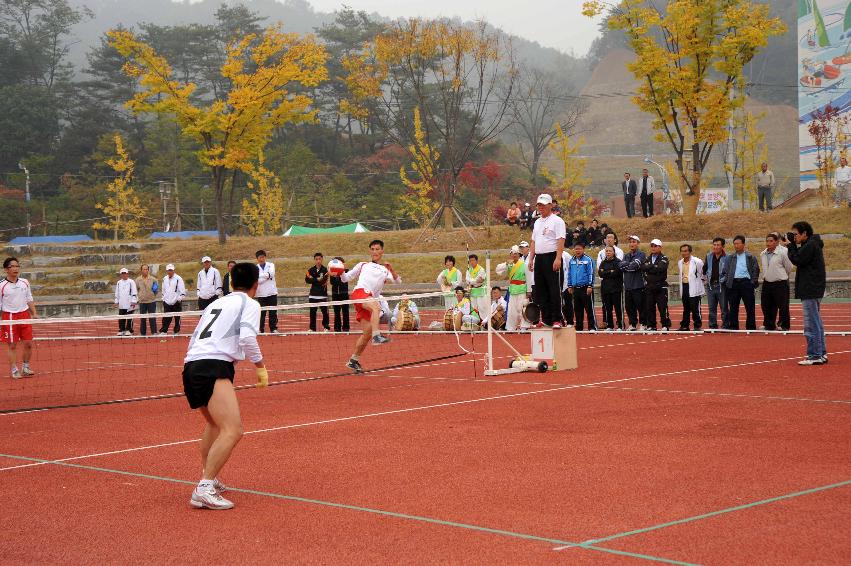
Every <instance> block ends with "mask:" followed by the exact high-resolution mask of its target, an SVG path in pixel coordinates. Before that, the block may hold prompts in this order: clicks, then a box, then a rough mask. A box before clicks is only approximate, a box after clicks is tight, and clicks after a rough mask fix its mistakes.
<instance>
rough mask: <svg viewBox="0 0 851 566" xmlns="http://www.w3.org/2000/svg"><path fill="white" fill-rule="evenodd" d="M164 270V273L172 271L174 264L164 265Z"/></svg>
mask: <svg viewBox="0 0 851 566" xmlns="http://www.w3.org/2000/svg"><path fill="white" fill-rule="evenodd" d="M165 270H166V271H174V264H173V263H170V264H168V265H166V266H165Z"/></svg>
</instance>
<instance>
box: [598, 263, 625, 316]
mask: <svg viewBox="0 0 851 566" xmlns="http://www.w3.org/2000/svg"><path fill="white" fill-rule="evenodd" d="M605 254H606V255H605V259H604V260H603V261H602V262H600V267H599V268H598V269H597V274H598V275H599V276H600V297H601V298H602V301H603V324H604V326H605V327H606V330H614V329H615V328H617V329H618V330H623V306H622V303H623V301H622V299H621V297H622V296H623V272H622V271H621V266H620V264H621V260H619V259H618V258H617V256H616V255H615V248H613V247H612V246H606V249H605ZM612 308H614V310H615V315H616V316H617V320H618V325H617V326H615V319H614V317H613V316H612Z"/></svg>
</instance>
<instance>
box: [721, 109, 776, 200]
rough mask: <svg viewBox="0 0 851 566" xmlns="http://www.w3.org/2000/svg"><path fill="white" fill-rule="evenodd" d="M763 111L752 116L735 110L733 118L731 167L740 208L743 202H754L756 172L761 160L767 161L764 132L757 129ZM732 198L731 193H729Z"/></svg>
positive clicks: (749, 113)
mask: <svg viewBox="0 0 851 566" xmlns="http://www.w3.org/2000/svg"><path fill="white" fill-rule="evenodd" d="M764 116H765V114H764V113H762V114H758V115H756V116H754V115H753V114H752V113H751V112H747V111H744V110H742V111H740V112H737V114H736V116H735V117H734V119H733V125H734V127H735V129H736V137H735V140H736V146H735V149H736V151H735V156H736V159H735V163H734V164H733V166H732V168H731V172H732V174H733V179H735V183H736V185H738V186H739V194H740V195H741V202H742V209H744V208H745V202H747V203H748V204H749V205H750V206H753V205H754V203H756V196H757V195H756V183H755V181H754V179H755V177H756V174H757V173H758V172H759V170H760V166H761V164H762V163H763V162H767V161H768V145H767V144H766V143H765V133H764V132H762V131H761V130H760V129H759V121H760V120H762V118H763V117H764ZM730 198H733V195H730Z"/></svg>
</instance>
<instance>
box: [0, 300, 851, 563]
mask: <svg viewBox="0 0 851 566" xmlns="http://www.w3.org/2000/svg"><path fill="white" fill-rule="evenodd" d="M841 314H844V313H841V312H840V310H839V309H837V315H841ZM846 328H847V325H846ZM353 340H354V337H353V336H345V335H343V336H319V337H317V336H287V337H264V338H263V340H262V341H261V347H262V348H263V349H264V350H265V351H266V357H267V362H268V364H269V366H270V368H271V369H272V380H273V381H286V380H293V379H299V377H300V376H301V377H322V379H314V380H312V381H301V382H291V383H287V384H281V385H277V386H273V387H270V388H268V389H264V390H257V389H245V390H243V391H240V393H239V394H238V396H239V401H240V405H241V410H242V415H243V420H244V427H245V431H246V434H245V436H244V437H243V440H242V442H241V443H240V444H239V445H238V446H237V448H236V451H235V452H234V455H233V457H232V459H231V461H230V462H229V463H228V465H227V466H226V468H225V470H224V473H223V476H222V479H223V480H224V481H225V483H227V484H228V485H229V486H230V487H232V488H233V490H232V491H231V492H230V493H229V494H228V497H229V498H230V499H232V500H233V501H234V502H235V504H236V507H235V508H234V509H233V510H230V511H221V512H212V511H200V510H195V509H192V508H190V506H189V504H188V499H189V496H190V493H191V490H192V487H193V485H194V484H195V483H196V482H197V480H198V476H199V469H198V468H199V463H198V462H199V459H198V455H197V441H196V439H197V438H198V436H199V434H200V432H201V429H202V424H201V418H200V415H197V414H194V413H193V412H191V411H190V410H189V409H188V406H187V404H186V401H185V399H183V398H182V397H175V398H167V399H160V400H148V401H139V402H131V403H125V404H115V405H99V406H88V407H76V408H67V409H52V410H45V411H37V412H26V413H9V414H4V415H0V485H2V486H3V488H4V489H3V493H4V499H5V502H4V506H3V511H2V512H1V513H0V529H2V532H3V533H4V536H3V537H2V538H0V553H2V554H0V555H2V556H3V562H4V564H32V563H74V564H87V563H92V564H94V563H97V564H103V563H138V562H148V563H176V562H180V563H190V564H201V563H210V562H214V563H226V562H238V563H243V564H245V563H251V564H257V563H262V564H268V563H298V564H331V563H334V564H338V563H346V564H374V563H392V564H399V563H403V564H423V563H443V564H446V563H451V564H495V563H496V564H505V563H522V564H537V563H541V564H544V563H546V564H548V563H565V564H627V563H635V564H641V563H649V562H661V563H674V564H755V563H763V564H768V563H770V564H814V563H819V564H847V563H851V531H849V529H848V525H849V524H851V443H849V431H851V379H849V376H851V371H849V368H851V337H846V336H829V337H828V341H827V345H828V350H829V352H830V362H829V364H828V365H825V366H819V367H800V366H798V365H797V364H796V362H797V361H798V360H799V359H800V358H801V357H802V354H803V351H804V339H803V337H802V336H800V335H771V334H764V333H758V334H752V335H730V334H726V335H717V334H713V335H710V334H700V335H698V334H678V333H664V334H661V333H660V334H635V333H614V334H611V333H597V334H583V335H580V336H579V337H578V342H579V363H580V369H578V370H574V371H563V372H551V373H546V374H539V373H523V374H512V375H504V376H499V377H483V373H482V370H483V355H482V353H483V352H484V351H485V338H484V337H483V336H476V337H475V338H470V337H469V336H464V337H462V338H461V342H460V344H461V346H463V347H464V348H466V349H468V350H475V352H477V353H471V354H463V352H462V354H463V355H461V356H457V357H445V356H448V355H453V354H457V353H458V352H459V351H460V350H459V345H458V342H456V338H455V337H454V335H451V334H433V335H411V336H398V335H397V336H394V341H393V343H391V344H390V345H389V346H387V347H386V349H385V347H381V348H376V347H370V349H368V350H367V352H368V354H367V356H365V357H364V365H365V366H366V367H367V368H376V367H382V366H390V365H393V364H394V358H395V359H402V358H404V359H405V360H409V359H422V358H428V357H431V358H438V357H441V358H442V359H434V360H433V361H430V362H425V363H422V364H418V365H414V366H406V367H401V368H393V369H388V370H385V371H377V372H373V373H368V374H366V375H363V376H350V375H336V374H335V373H334V372H336V371H337V367H338V364H339V362H340V359H345V355H346V353H347V352H348V349H349V348H350V347H351V343H352V342H353ZM511 340H512V342H513V343H514V344H515V345H517V346H518V347H521V348H522V347H523V346H524V345H526V346H527V347H528V341H529V337H528V336H513V337H511ZM68 342H69V344H71V345H65V346H61V347H59V350H58V351H59V354H58V355H57V356H56V357H55V358H53V359H54V360H55V359H59V358H64V359H65V360H67V365H68V366H69V368H70V367H71V366H74V367H76V366H78V365H79V362H80V361H81V357H82V355H81V353H82V352H85V351H89V352H91V351H92V348H96V349H98V350H99V351H101V352H104V353H112V354H114V355H113V359H114V362H113V365H112V366H108V367H106V366H104V364H103V363H101V364H100V365H99V366H98V367H97V368H95V369H93V370H90V371H70V369H69V368H62V367H61V366H59V365H57V366H55V367H54V366H53V365H51V366H50V367H49V368H47V371H45V373H46V374H47V375H42V374H41V373H40V374H39V375H38V376H36V377H35V378H33V379H27V380H19V381H18V382H16V383H15V385H16V386H19V387H21V388H24V387H26V388H31V389H32V390H31V391H30V392H29V393H26V392H25V390H23V389H22V390H13V389H11V388H10V387H9V386H8V385H6V384H4V385H3V388H2V389H0V399H2V400H3V401H4V403H3V404H4V406H5V407H8V406H9V405H10V404H11V405H15V403H20V405H17V406H19V407H26V406H27V405H26V402H32V401H34V400H38V401H41V400H44V399H45V396H46V395H47V396H48V397H47V398H49V399H53V400H54V401H55V400H61V399H67V398H73V397H74V396H75V395H76V396H77V397H80V398H81V400H82V401H86V400H88V401H94V400H95V399H96V398H98V397H99V396H100V395H106V394H113V393H117V392H119V391H122V390H125V389H126V390H128V391H130V392H131V394H135V393H137V392H149V391H153V390H154V389H158V390H164V389H167V390H174V391H179V390H180V376H179V368H180V358H181V356H182V353H183V349H185V344H186V339H185V337H184V338H169V339H167V341H166V342H160V340H159V339H153V340H151V339H148V340H144V341H143V340H139V339H132V340H124V341H122V340H120V339H110V340H86V341H68ZM50 345H51V346H54V345H55V344H54V343H53V342H50ZM40 347H41V348H44V347H46V344H45V345H40ZM496 354H497V365H499V366H500V367H503V366H504V365H505V364H506V363H507V359H508V358H507V349H506V348H504V347H499V346H498V341H497V351H496ZM42 356H44V358H43V359H44V360H45V362H46V361H47V359H49V358H47V356H48V355H47V353H46V352H42ZM102 358H103V356H98V357H97V359H98V360H102ZM51 363H55V361H54V362H51ZM143 363H148V364H150V365H153V366H157V367H160V366H161V370H150V371H147V370H144V366H143V368H142V369H140V366H139V365H132V364H143ZM110 368H113V369H110ZM63 369H68V370H69V371H63ZM48 372H52V373H48ZM133 376H134V377H135V379H134V378H133ZM146 376H148V377H149V378H150V379H149V380H148V381H153V382H154V383H155V385H143V384H144V382H145V380H146ZM251 378H252V376H251V373H250V372H249V371H248V370H247V369H246V368H243V371H241V372H238V376H237V384H249V383H250V382H251ZM4 379H6V378H4ZM110 379H112V380H113V381H112V384H113V385H112V386H110V387H106V386H104V387H106V389H104V388H103V387H100V388H99V387H96V386H94V385H93V384H92V382H93V381H97V382H101V381H104V380H106V381H107V382H109V381H108V380H110ZM169 380H170V381H169ZM9 381H11V380H9ZM14 391H17V392H18V393H17V397H15V398H14V400H11V399H10V396H11V395H12V393H13V392H14ZM92 391H95V393H92ZM49 395H52V396H53V397H52V398H51V397H49Z"/></svg>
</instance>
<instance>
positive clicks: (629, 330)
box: [626, 324, 635, 332]
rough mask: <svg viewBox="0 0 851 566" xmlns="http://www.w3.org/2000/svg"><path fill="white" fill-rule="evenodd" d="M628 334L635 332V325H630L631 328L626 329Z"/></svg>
mask: <svg viewBox="0 0 851 566" xmlns="http://www.w3.org/2000/svg"><path fill="white" fill-rule="evenodd" d="M626 330H627V332H635V327H634V326H633V325H631V324H630V325H629V328H627V329H626Z"/></svg>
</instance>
